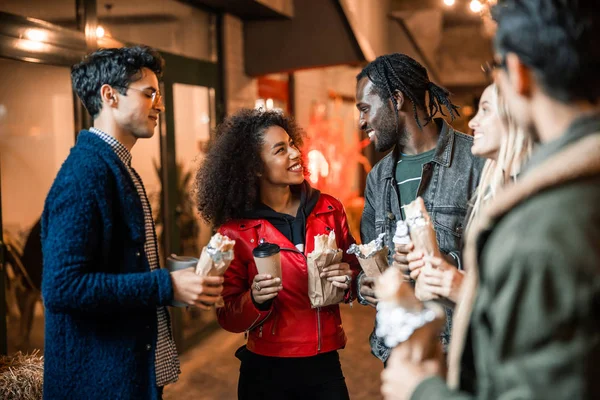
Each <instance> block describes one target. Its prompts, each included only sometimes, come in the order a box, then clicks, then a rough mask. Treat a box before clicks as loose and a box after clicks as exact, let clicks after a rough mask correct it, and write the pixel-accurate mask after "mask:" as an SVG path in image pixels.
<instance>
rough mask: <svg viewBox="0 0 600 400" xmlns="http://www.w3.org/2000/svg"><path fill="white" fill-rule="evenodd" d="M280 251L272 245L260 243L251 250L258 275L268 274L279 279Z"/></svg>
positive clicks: (276, 246)
mask: <svg viewBox="0 0 600 400" xmlns="http://www.w3.org/2000/svg"><path fill="white" fill-rule="evenodd" d="M280 251H281V249H280V248H279V246H278V245H276V244H274V243H267V242H264V243H261V244H259V245H258V247H256V248H255V249H254V250H252V255H253V256H254V262H255V263H256V269H257V270H258V273H259V274H268V275H271V276H272V277H273V278H279V279H281V255H280Z"/></svg>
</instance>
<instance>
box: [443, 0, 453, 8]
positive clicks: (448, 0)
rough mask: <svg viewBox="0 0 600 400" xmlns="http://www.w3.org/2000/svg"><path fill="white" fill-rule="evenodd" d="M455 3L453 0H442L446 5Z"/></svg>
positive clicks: (449, 5)
mask: <svg viewBox="0 0 600 400" xmlns="http://www.w3.org/2000/svg"><path fill="white" fill-rule="evenodd" d="M454 3H455V0H444V4H445V5H447V6H448V7H452V6H453V5H454Z"/></svg>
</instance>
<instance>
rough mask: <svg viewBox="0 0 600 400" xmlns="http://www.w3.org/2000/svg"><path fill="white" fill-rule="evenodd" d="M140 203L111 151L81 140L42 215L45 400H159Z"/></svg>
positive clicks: (165, 298)
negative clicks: (157, 399) (156, 399)
mask: <svg viewBox="0 0 600 400" xmlns="http://www.w3.org/2000/svg"><path fill="white" fill-rule="evenodd" d="M144 241H145V231H144V214H143V209H142V203H141V201H140V198H139V196H138V194H137V191H136V189H135V186H134V183H133V181H132V180H131V177H130V176H129V174H128V171H127V169H126V168H125V166H124V165H123V163H122V162H121V160H120V159H119V158H118V156H117V155H116V154H115V153H114V151H113V150H112V148H111V147H110V146H109V145H108V144H107V143H106V142H104V141H103V140H102V139H101V138H99V137H97V136H96V135H94V134H93V133H91V132H88V131H85V130H84V131H82V132H81V133H80V134H79V137H78V139H77V144H76V145H75V146H74V147H73V148H72V149H71V152H70V154H69V156H68V158H67V160H66V161H65V163H64V164H63V165H62V167H61V169H60V171H59V173H58V175H57V177H56V180H55V181H54V184H53V185H52V188H51V189H50V192H49V194H48V197H47V199H46V203H45V206H44V213H43V215H42V249H43V254H44V269H43V280H42V296H43V300H44V305H45V306H46V315H45V319H46V332H45V350H44V359H45V365H44V398H45V399H86V400H89V399H102V400H106V399H111V400H112V399H155V398H157V397H158V394H157V390H156V377H155V371H154V351H155V346H156V338H157V317H156V307H157V306H164V305H168V304H169V302H170V301H171V300H172V298H173V289H172V285H171V279H170V276H169V273H168V271H166V270H164V269H158V270H155V271H152V272H151V271H150V268H149V264H148V260H147V259H146V256H145V252H144Z"/></svg>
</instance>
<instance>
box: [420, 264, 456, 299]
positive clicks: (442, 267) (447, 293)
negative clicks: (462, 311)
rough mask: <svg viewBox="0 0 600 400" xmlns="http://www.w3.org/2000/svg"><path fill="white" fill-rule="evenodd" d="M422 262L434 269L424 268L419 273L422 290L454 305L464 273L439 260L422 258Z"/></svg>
mask: <svg viewBox="0 0 600 400" xmlns="http://www.w3.org/2000/svg"><path fill="white" fill-rule="evenodd" d="M423 260H424V261H425V262H428V263H431V265H433V266H434V267H435V268H424V269H423V271H422V272H421V276H420V277H419V280H421V281H422V282H421V283H422V284H423V288H424V289H425V290H426V291H428V292H430V293H433V294H436V295H438V296H440V297H445V298H447V299H449V300H451V301H452V302H454V303H456V302H457V301H458V299H459V295H460V288H461V287H462V282H463V278H464V275H465V273H464V272H463V271H460V270H458V268H456V267H455V266H454V265H451V264H449V263H448V262H446V261H445V260H443V259H441V258H437V257H424V258H423Z"/></svg>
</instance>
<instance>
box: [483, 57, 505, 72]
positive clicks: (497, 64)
mask: <svg viewBox="0 0 600 400" xmlns="http://www.w3.org/2000/svg"><path fill="white" fill-rule="evenodd" d="M504 67H506V59H505V58H504V57H502V59H500V61H498V60H497V59H495V58H494V59H492V60H491V61H486V62H485V64H483V65H482V66H481V70H482V71H483V72H484V73H485V74H486V75H487V76H489V77H491V76H492V75H493V73H494V71H495V70H497V69H499V68H504Z"/></svg>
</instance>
